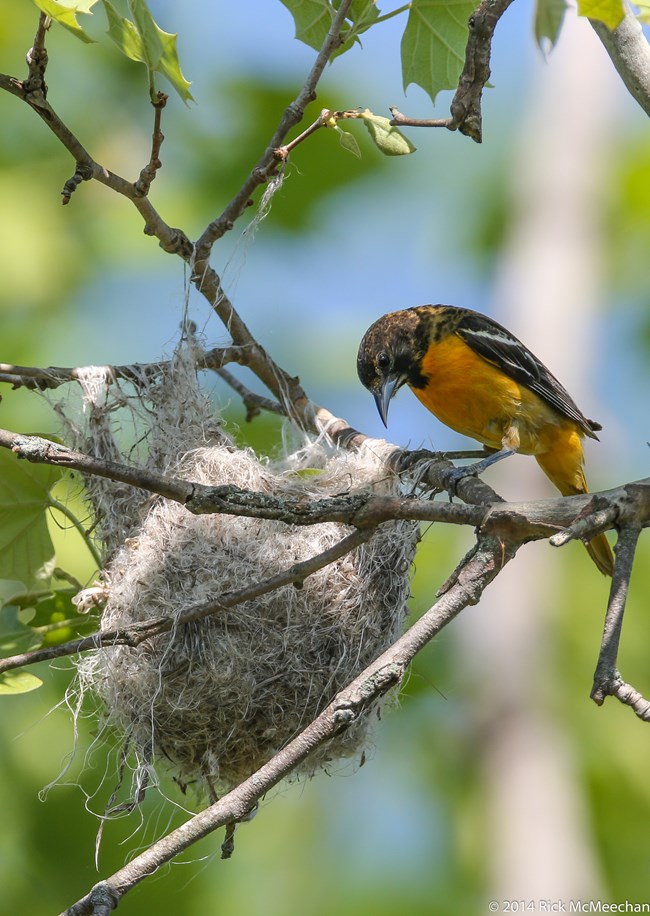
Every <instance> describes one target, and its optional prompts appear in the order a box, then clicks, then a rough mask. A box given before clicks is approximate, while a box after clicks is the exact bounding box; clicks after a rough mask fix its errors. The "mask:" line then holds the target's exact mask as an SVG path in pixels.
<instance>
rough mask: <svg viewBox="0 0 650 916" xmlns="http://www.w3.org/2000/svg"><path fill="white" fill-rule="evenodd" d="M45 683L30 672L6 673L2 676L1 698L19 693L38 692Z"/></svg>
mask: <svg viewBox="0 0 650 916" xmlns="http://www.w3.org/2000/svg"><path fill="white" fill-rule="evenodd" d="M42 683H43V681H42V680H41V679H40V677H36V675H35V674H30V672H29V671H5V672H4V673H3V674H0V696H2V695H5V696H11V695H12V694H17V693H29V691H30V690H36V689H37V687H40V686H41V684H42Z"/></svg>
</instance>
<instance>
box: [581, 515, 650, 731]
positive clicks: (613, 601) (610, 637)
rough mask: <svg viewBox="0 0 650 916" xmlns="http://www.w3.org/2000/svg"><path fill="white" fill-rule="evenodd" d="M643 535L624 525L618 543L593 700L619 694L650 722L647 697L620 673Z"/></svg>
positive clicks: (633, 527) (602, 699) (601, 700)
mask: <svg viewBox="0 0 650 916" xmlns="http://www.w3.org/2000/svg"><path fill="white" fill-rule="evenodd" d="M640 534H641V527H640V526H639V525H626V526H625V527H621V529H620V534H619V538H618V543H617V545H616V562H615V564H614V575H613V577H612V585H611V589H610V593H609V601H608V604H607V613H606V615H605V625H604V628H603V637H602V640H601V644H600V653H599V656H598V664H597V665H596V672H595V674H594V684H593V687H592V690H591V699H592V700H593V701H594V702H595V703H596V704H597V705H598V706H602V705H603V703H604V702H605V697H607V696H616V697H617V698H618V699H619V700H621V702H623V703H626V704H627V705H629V706H632V708H633V709H634V711H635V712H636V714H637V715H638V716H639V718H640V719H642V720H643V721H645V722H648V721H650V702H648V701H647V700H644V698H643V697H642V696H641V694H640V693H638V691H635V690H634V688H633V687H631V686H630V685H629V684H626V683H625V682H624V681H623V679H622V677H621V675H620V674H619V672H618V668H617V661H618V647H619V643H620V639H621V631H622V628H623V615H624V613H625V604H626V602H627V594H628V590H629V587H630V577H631V575H632V564H633V562H634V555H635V553H636V546H637V542H638V540H639V535H640Z"/></svg>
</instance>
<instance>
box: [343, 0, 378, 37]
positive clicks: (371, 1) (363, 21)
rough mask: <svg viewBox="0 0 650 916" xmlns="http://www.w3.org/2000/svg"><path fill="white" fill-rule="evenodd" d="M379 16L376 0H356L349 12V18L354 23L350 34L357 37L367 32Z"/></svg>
mask: <svg viewBox="0 0 650 916" xmlns="http://www.w3.org/2000/svg"><path fill="white" fill-rule="evenodd" d="M378 18H379V10H378V9H377V4H376V3H375V0H354V3H353V4H352V6H351V7H350V12H349V13H348V19H349V20H350V22H351V23H352V28H351V30H350V36H351V37H352V36H354V37H356V36H357V35H361V33H362V32H366V31H367V30H368V29H369V28H370V27H371V26H373V25H374V24H375V22H376V21H377V19H378Z"/></svg>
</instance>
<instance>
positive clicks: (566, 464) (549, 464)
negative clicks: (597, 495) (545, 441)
mask: <svg viewBox="0 0 650 916" xmlns="http://www.w3.org/2000/svg"><path fill="white" fill-rule="evenodd" d="M535 457H536V458H537V463H538V464H539V466H540V467H541V469H542V470H543V471H544V473H545V474H546V476H547V477H548V478H549V480H550V481H551V482H552V483H554V484H555V486H556V487H557V488H558V490H559V491H560V493H561V494H562V496H575V495H576V494H577V493H588V492H589V490H588V488H587V481H586V480H585V475H584V471H583V470H582V458H583V456H582V442H581V441H580V436H579V435H578V433H577V432H573V431H571V433H570V434H569V436H568V437H567V442H566V447H565V448H558V447H555V448H553V449H551V450H549V451H548V452H545V453H544V454H543V455H536V456H535ZM585 547H586V548H587V553H588V554H589V556H590V557H591V559H592V560H593V561H594V563H595V564H596V566H597V567H598V569H599V570H600V571H601V573H603V575H605V576H611V575H613V573H614V554H613V553H612V548H611V547H610V546H609V541H608V540H607V537H606V536H605V533H604V532H603V533H602V534H597V535H596V537H594V538H592V539H591V540H590V541H589V542H588V543H587V544H585Z"/></svg>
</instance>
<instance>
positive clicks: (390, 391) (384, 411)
mask: <svg viewBox="0 0 650 916" xmlns="http://www.w3.org/2000/svg"><path fill="white" fill-rule="evenodd" d="M402 382H403V379H400V378H387V379H386V380H385V381H384V383H383V384H382V386H381V390H380V391H377V392H374V397H375V404H376V405H377V410H378V411H379V416H380V417H381V422H382V423H383V424H384V426H386V427H388V406H389V404H390V402H391V399H392V397H393V395H394V394H395V392H396V391H397V389H398V388H399V387H400V385H401V384H402Z"/></svg>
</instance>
